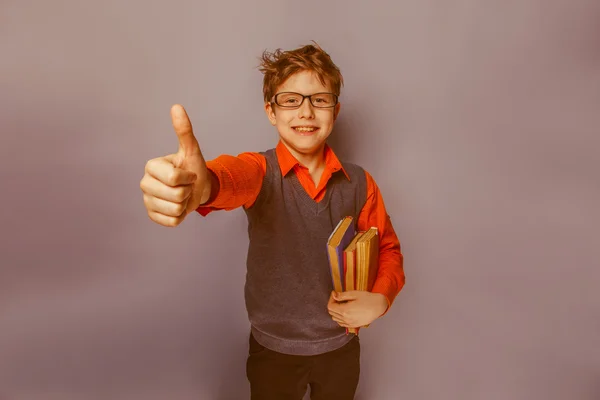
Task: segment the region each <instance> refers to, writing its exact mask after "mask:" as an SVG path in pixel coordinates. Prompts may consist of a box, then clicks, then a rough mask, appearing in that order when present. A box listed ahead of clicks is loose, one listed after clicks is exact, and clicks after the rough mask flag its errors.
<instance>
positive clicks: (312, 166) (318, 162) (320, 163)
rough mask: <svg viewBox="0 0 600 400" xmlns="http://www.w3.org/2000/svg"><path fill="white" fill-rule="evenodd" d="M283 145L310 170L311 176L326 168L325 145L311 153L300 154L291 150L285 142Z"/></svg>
mask: <svg viewBox="0 0 600 400" xmlns="http://www.w3.org/2000/svg"><path fill="white" fill-rule="evenodd" d="M283 144H284V145H285V146H286V147H287V149H288V150H289V151H290V153H291V154H292V155H293V156H294V157H295V158H296V160H298V162H299V163H300V164H302V165H303V166H305V167H306V168H308V171H309V172H310V173H311V174H312V173H314V172H318V171H320V170H322V169H323V167H324V166H325V144H322V145H321V146H320V147H319V149H317V150H316V151H314V152H311V153H300V152H298V151H296V150H294V149H292V148H290V146H288V145H287V144H286V143H285V142H284V143H283Z"/></svg>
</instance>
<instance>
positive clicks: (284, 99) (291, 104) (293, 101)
mask: <svg viewBox="0 0 600 400" xmlns="http://www.w3.org/2000/svg"><path fill="white" fill-rule="evenodd" d="M306 98H308V99H309V100H310V104H312V105H313V106H314V107H316V108H331V107H335V105H336V104H337V103H338V97H337V95H335V94H333V93H315V94H311V95H307V96H304V95H301V94H300V93H294V92H281V93H277V94H276V95H275V96H273V101H274V102H275V104H277V105H278V106H279V107H283V108H298V107H300V106H301V105H302V103H304V99H306Z"/></svg>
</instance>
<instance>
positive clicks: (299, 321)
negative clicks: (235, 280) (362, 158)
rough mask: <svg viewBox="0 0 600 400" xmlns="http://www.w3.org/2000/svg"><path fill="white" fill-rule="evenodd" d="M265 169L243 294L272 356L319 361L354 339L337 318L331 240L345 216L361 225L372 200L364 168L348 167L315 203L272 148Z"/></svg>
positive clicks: (253, 213)
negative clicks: (330, 307) (284, 171)
mask: <svg viewBox="0 0 600 400" xmlns="http://www.w3.org/2000/svg"><path fill="white" fill-rule="evenodd" d="M262 154H263V155H264V156H265V157H266V160H267V171H266V174H265V178H264V181H263V185H262V188H261V191H260V193H259V195H258V197H257V199H256V201H255V203H254V205H253V206H252V207H250V208H249V209H246V210H245V211H246V214H247V217H248V234H249V239H250V245H249V248H248V257H247V274H246V284H245V289H244V294H245V301H246V308H247V311H248V317H249V320H250V324H251V329H252V333H253V335H254V337H255V338H256V340H257V341H258V342H259V343H260V344H262V345H263V346H265V347H266V348H269V349H271V350H274V351H277V352H280V353H286V354H296V355H315V354H321V353H325V352H328V351H331V350H335V349H337V348H339V347H342V346H343V345H344V344H346V343H347V342H348V341H349V340H350V339H351V338H352V336H351V335H346V330H345V328H342V327H340V326H339V325H338V324H337V323H336V322H335V321H333V320H332V319H331V316H330V315H329V313H328V311H327V302H328V300H329V296H330V294H331V291H332V290H333V284H332V282H331V275H330V272H329V261H328V258H327V249H326V244H327V239H328V238H329V235H330V234H331V232H332V231H333V229H334V228H335V226H336V225H337V224H338V222H339V221H340V220H341V219H342V218H343V217H345V216H348V215H350V216H352V217H353V218H354V223H355V226H354V228H355V229H356V220H357V219H358V215H359V213H360V211H361V209H362V208H363V206H364V204H365V202H366V192H367V189H366V177H365V173H364V170H363V169H362V168H361V167H359V166H357V165H354V164H350V163H342V165H343V167H344V169H345V170H346V172H347V173H348V175H349V177H350V180H348V178H346V176H345V175H344V172H343V171H338V172H336V173H334V174H333V176H332V177H331V179H330V180H329V182H328V184H327V188H326V193H325V196H324V198H323V199H322V200H321V201H320V202H316V201H314V200H313V199H312V198H311V197H310V196H309V195H308V194H307V193H306V191H305V190H304V188H303V187H302V185H301V183H300V182H299V181H298V178H297V176H296V174H295V173H294V172H293V171H291V172H290V173H289V174H288V175H287V176H285V177H284V176H282V175H281V169H280V167H279V163H278V161H277V155H276V152H275V150H274V149H271V150H268V151H266V152H263V153H262Z"/></svg>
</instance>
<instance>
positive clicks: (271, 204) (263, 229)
mask: <svg viewBox="0 0 600 400" xmlns="http://www.w3.org/2000/svg"><path fill="white" fill-rule="evenodd" d="M261 72H262V73H263V74H264V81H263V95H264V101H265V106H264V107H265V112H266V114H267V117H268V119H269V121H270V122H271V124H272V125H273V126H275V127H276V129H277V131H278V132H279V138H280V140H279V142H278V144H277V146H276V148H274V149H270V150H268V151H265V152H261V153H250V152H248V153H242V154H240V155H238V156H237V157H234V156H229V155H222V156H219V157H217V158H216V159H214V160H212V161H209V162H205V160H204V158H203V156H202V153H201V151H200V147H199V144H198V142H197V141H196V138H195V137H194V134H193V131H192V125H191V123H190V121H189V119H188V116H187V114H186V112H185V110H184V109H183V107H181V106H179V105H175V106H173V108H172V109H171V118H172V121H173V126H174V129H175V131H176V133H177V135H178V138H179V151H178V152H177V153H175V154H171V155H167V156H165V157H160V158H156V159H153V160H150V161H149V162H148V163H147V165H146V168H145V175H144V177H143V178H142V180H141V182H140V187H141V189H142V191H143V193H144V204H145V206H146V208H147V211H148V216H149V217H150V219H151V220H153V221H155V222H156V223H158V224H160V225H164V226H170V227H173V226H177V225H179V224H180V223H181V222H182V221H183V219H184V218H185V217H186V216H187V215H189V214H190V213H192V212H197V213H199V214H200V215H203V216H206V215H207V214H208V213H210V212H212V211H213V210H233V209H235V208H238V207H243V209H244V211H245V212H246V214H247V217H248V223H249V228H248V233H249V238H250V244H249V249H248V258H247V275H246V284H245V301H246V307H247V311H248V317H249V320H250V323H251V333H250V338H249V355H248V359H247V365H246V371H247V377H248V380H249V382H250V388H251V393H252V399H261V400H262V399H287V400H294V399H298V400H300V399H302V398H303V396H304V393H305V392H306V389H307V385H310V387H311V398H312V399H313V400H317V399H328V400H331V399H353V398H354V394H355V391H356V387H357V384H358V380H359V372H360V344H359V340H358V336H356V335H347V334H346V328H349V327H353V328H355V327H361V326H365V325H367V324H370V323H371V322H373V321H374V320H375V319H377V318H379V317H380V316H382V315H384V314H385V313H386V312H387V310H388V309H389V307H390V306H391V304H392V302H393V300H394V298H395V297H396V295H397V294H398V292H399V291H400V290H401V289H402V287H403V286H404V281H405V279H404V271H403V256H402V253H401V251H400V243H399V241H398V238H397V236H396V234H395V232H394V229H393V227H392V224H391V221H390V218H389V216H388V215H387V212H386V210H385V206H384V203H383V199H382V197H381V194H380V192H379V189H378V188H377V185H376V184H375V182H374V180H373V178H372V177H371V176H370V175H369V174H368V173H367V172H366V171H364V170H363V169H362V168H361V167H359V166H357V165H354V164H350V163H343V162H340V161H339V160H338V158H337V157H336V155H335V153H334V152H333V150H332V149H331V148H330V147H329V146H328V145H327V144H326V140H327V138H328V137H329V135H330V134H331V131H332V129H333V126H334V122H335V120H336V119H337V117H338V115H339V112H340V103H339V102H338V96H339V94H340V88H341V86H342V85H343V78H342V75H341V73H340V71H339V69H338V67H337V66H336V65H335V64H334V63H333V61H332V60H331V58H330V57H329V55H328V54H327V53H326V52H325V51H323V50H322V49H321V48H320V47H318V46H316V45H315V46H313V45H307V46H304V47H301V48H298V49H295V50H291V51H282V50H277V51H275V52H274V53H268V52H265V53H263V57H262V64H261ZM347 215H350V216H352V217H353V218H354V221H355V224H356V225H355V229H358V230H367V229H368V228H369V227H371V226H376V227H377V228H378V230H379V235H380V255H379V260H380V262H379V271H378V275H377V280H376V282H375V284H374V287H373V289H372V291H371V292H367V291H352V292H344V293H335V292H333V291H332V283H331V277H330V275H329V264H328V259H327V253H326V242H327V238H328V236H329V235H330V234H331V232H332V231H333V229H334V228H335V226H336V224H337V223H338V222H339V221H340V220H341V219H342V218H343V217H345V216H347Z"/></svg>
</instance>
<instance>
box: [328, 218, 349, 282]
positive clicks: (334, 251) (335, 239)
mask: <svg viewBox="0 0 600 400" xmlns="http://www.w3.org/2000/svg"><path fill="white" fill-rule="evenodd" d="M355 235H356V232H355V231H354V224H353V218H352V217H344V218H342V220H341V221H340V222H339V223H338V224H337V226H336V227H335V229H334V230H333V232H332V233H331V235H330V236H329V239H328V240H327V257H328V259H329V270H330V272H331V280H332V282H333V289H334V290H335V291H336V292H343V291H344V290H345V289H344V288H345V285H344V283H345V282H344V255H343V252H344V249H345V248H346V247H348V245H349V244H350V242H351V241H352V239H353V238H354V236H355Z"/></svg>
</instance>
